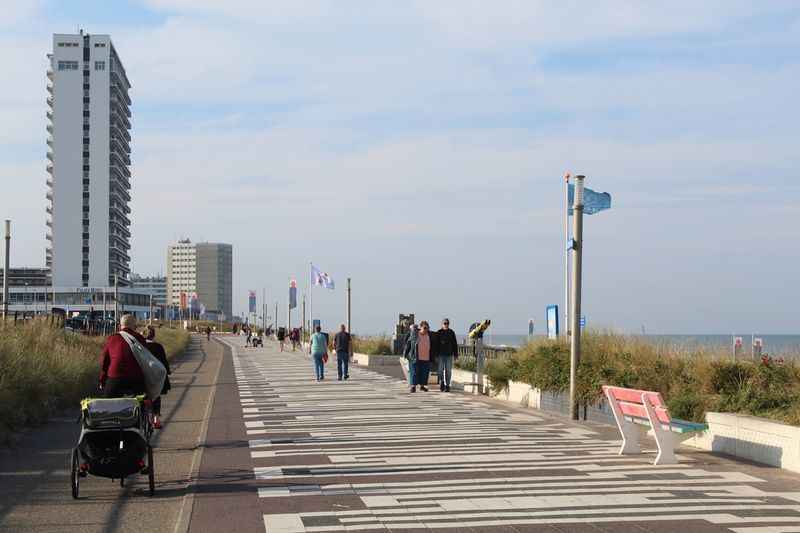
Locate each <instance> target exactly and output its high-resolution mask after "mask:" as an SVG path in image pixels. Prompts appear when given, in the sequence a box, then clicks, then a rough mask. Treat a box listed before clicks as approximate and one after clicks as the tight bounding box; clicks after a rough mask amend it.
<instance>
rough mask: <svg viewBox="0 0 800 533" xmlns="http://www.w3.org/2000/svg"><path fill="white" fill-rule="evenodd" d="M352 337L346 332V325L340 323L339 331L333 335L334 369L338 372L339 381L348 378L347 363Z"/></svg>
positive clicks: (351, 350)
mask: <svg viewBox="0 0 800 533" xmlns="http://www.w3.org/2000/svg"><path fill="white" fill-rule="evenodd" d="M352 341H353V339H352V338H351V337H350V333H348V332H347V327H346V326H345V325H344V324H342V325H341V326H339V333H337V334H336V335H335V336H334V337H333V349H334V350H335V351H336V370H337V372H338V373H339V381H342V379H350V373H349V363H350V355H351V354H352V353H353V342H352Z"/></svg>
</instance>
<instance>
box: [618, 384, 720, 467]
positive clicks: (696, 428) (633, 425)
mask: <svg viewBox="0 0 800 533" xmlns="http://www.w3.org/2000/svg"><path fill="white" fill-rule="evenodd" d="M603 393H604V394H605V396H606V398H608V403H609V405H610V406H611V410H612V412H613V413H614V420H616V422H617V427H619V432H620V434H621V435H622V447H621V448H620V450H619V454H620V455H629V454H639V453H642V449H641V446H640V445H639V432H640V427H641V426H649V427H650V428H651V430H652V432H653V436H654V437H655V439H656V445H657V446H658V455H657V456H656V460H655V461H654V462H653V464H656V465H662V464H675V463H677V462H678V459H677V457H675V447H676V445H677V444H679V443H680V442H681V441H683V440H686V439H687V438H689V437H691V436H692V435H693V434H694V433H697V432H700V431H705V430H706V429H708V425H707V424H698V423H696V422H688V421H686V420H679V419H677V418H672V417H671V416H670V415H669V410H668V409H667V404H666V403H665V402H664V399H663V398H662V397H661V394H660V393H658V392H653V391H645V390H636V389H627V388H624V387H613V386H611V385H604V386H603Z"/></svg>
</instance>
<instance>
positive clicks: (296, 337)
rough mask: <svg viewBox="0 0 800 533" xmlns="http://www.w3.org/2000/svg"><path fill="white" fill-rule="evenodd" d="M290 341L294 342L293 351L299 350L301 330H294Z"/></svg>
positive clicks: (290, 335)
mask: <svg viewBox="0 0 800 533" xmlns="http://www.w3.org/2000/svg"><path fill="white" fill-rule="evenodd" d="M289 340H290V341H292V351H295V350H297V345H298V344H299V343H300V330H299V329H298V328H292V332H291V333H290V334H289Z"/></svg>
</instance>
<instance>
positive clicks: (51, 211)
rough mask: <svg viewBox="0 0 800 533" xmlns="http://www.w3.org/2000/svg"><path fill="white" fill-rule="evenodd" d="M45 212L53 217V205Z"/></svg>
mask: <svg viewBox="0 0 800 533" xmlns="http://www.w3.org/2000/svg"><path fill="white" fill-rule="evenodd" d="M44 210H45V212H47V214H48V215H50V216H52V215H53V206H52V205H48V206H47V207H45V208H44Z"/></svg>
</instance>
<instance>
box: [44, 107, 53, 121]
mask: <svg viewBox="0 0 800 533" xmlns="http://www.w3.org/2000/svg"><path fill="white" fill-rule="evenodd" d="M45 115H47V120H53V112H52V111H51V110H49V109H48V110H47V112H46V113H45Z"/></svg>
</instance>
